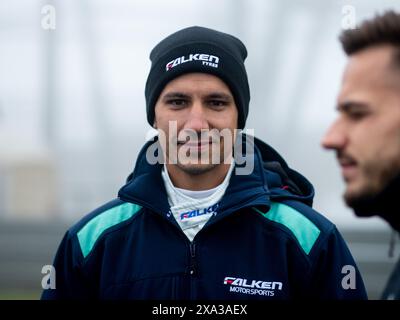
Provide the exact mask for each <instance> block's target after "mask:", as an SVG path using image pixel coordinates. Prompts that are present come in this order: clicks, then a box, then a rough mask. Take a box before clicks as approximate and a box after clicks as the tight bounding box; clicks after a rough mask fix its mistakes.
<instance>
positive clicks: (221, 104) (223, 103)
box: [208, 100, 227, 108]
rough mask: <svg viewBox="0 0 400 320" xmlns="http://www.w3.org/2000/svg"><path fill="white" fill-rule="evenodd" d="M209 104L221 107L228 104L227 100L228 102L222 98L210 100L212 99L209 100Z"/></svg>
mask: <svg viewBox="0 0 400 320" xmlns="http://www.w3.org/2000/svg"><path fill="white" fill-rule="evenodd" d="M208 104H209V105H210V106H211V107H215V108H221V107H224V106H226V105H227V102H226V101H222V100H210V101H209V102H208Z"/></svg>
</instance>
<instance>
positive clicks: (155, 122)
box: [153, 119, 157, 129]
mask: <svg viewBox="0 0 400 320" xmlns="http://www.w3.org/2000/svg"><path fill="white" fill-rule="evenodd" d="M153 128H154V129H157V121H156V120H155V119H154V122H153Z"/></svg>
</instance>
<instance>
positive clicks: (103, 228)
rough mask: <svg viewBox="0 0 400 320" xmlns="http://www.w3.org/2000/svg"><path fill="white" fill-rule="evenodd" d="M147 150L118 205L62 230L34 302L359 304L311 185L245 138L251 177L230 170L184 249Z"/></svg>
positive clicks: (340, 244)
mask: <svg viewBox="0 0 400 320" xmlns="http://www.w3.org/2000/svg"><path fill="white" fill-rule="evenodd" d="M149 145H150V142H149V143H147V144H146V145H145V147H144V148H143V149H142V151H141V152H140V154H139V156H138V160H137V163H136V167H135V170H134V172H133V173H132V174H131V175H130V176H129V178H128V181H127V184H126V185H125V186H123V187H122V188H121V189H120V191H119V193H118V199H115V200H113V201H111V202H109V203H107V204H105V205H104V206H102V207H100V208H98V209H96V210H95V211H93V212H92V213H90V214H89V215H87V216H86V217H84V218H83V219H82V220H81V221H80V222H78V223H77V224H76V225H74V226H73V227H72V228H70V229H69V230H68V232H67V233H66V235H65V236H64V239H63V240H62V242H61V244H60V247H59V249H58V252H57V254H56V257H55V261H54V267H55V270H56V289H47V290H44V291H43V295H42V299H68V298H69V299H71V298H73V299H87V298H89V299H90V298H91V299H98V298H99V299H185V300H188V299H229V300H233V299H241V300H243V299H266V300H274V299H366V293H365V288H364V284H363V281H362V279H361V276H360V274H359V271H358V269H357V267H356V264H355V262H354V260H353V258H352V256H351V254H350V252H349V250H348V248H347V246H346V244H345V242H344V241H343V239H342V237H341V235H340V234H339V232H338V230H337V229H336V227H335V226H334V225H333V224H332V223H331V222H329V221H328V220H327V219H326V218H324V217H323V216H322V215H320V214H319V213H317V212H316V211H314V210H313V209H312V208H311V204H312V198H313V195H314V191H313V187H312V185H311V184H310V183H309V182H308V181H307V180H306V179H305V178H304V177H303V176H302V175H300V174H299V173H297V172H295V171H294V170H292V169H290V168H289V167H288V166H287V164H286V163H285V161H284V160H283V159H282V158H281V157H280V156H279V154H278V153H277V152H276V151H275V150H273V149H272V148H271V147H269V146H268V145H266V144H264V143H263V142H261V141H260V140H258V139H255V145H256V147H255V159H254V171H253V172H252V174H250V175H235V171H233V174H232V177H231V180H230V183H229V186H228V188H227V190H226V193H225V195H224V196H223V198H222V200H221V202H220V205H219V207H218V213H217V214H216V215H214V216H212V217H211V218H210V220H209V221H208V222H207V224H206V225H205V226H204V228H203V229H202V230H201V231H200V232H199V233H198V234H197V235H196V236H195V238H194V240H193V242H190V241H189V240H188V239H187V237H186V236H185V234H184V233H183V232H182V230H181V229H180V227H179V226H178V224H177V222H176V221H175V219H174V217H173V216H172V215H171V214H170V213H169V205H168V200H167V196H166V191H165V188H164V183H163V180H162V177H161V168H162V165H160V164H156V165H150V164H149V163H148V162H147V160H146V157H145V153H146V150H147V148H148V147H149Z"/></svg>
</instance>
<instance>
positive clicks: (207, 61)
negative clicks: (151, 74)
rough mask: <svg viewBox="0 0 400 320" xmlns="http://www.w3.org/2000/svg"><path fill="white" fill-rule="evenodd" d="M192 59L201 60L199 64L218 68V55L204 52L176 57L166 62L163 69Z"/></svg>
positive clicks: (167, 69)
mask: <svg viewBox="0 0 400 320" xmlns="http://www.w3.org/2000/svg"><path fill="white" fill-rule="evenodd" d="M192 61H201V64H202V65H203V66H208V67H213V68H218V63H219V57H217V56H213V55H211V54H205V53H191V54H189V55H188V56H182V57H178V58H175V59H174V60H172V61H170V62H168V63H167V64H166V65H165V71H169V70H171V69H172V68H174V67H176V66H179V65H180V64H183V63H187V62H192Z"/></svg>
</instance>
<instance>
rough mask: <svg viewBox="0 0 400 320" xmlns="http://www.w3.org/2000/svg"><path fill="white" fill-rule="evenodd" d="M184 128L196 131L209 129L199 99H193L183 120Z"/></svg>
mask: <svg viewBox="0 0 400 320" xmlns="http://www.w3.org/2000/svg"><path fill="white" fill-rule="evenodd" d="M184 129H191V130H194V131H197V132H200V131H201V130H202V129H209V124H208V120H207V115H206V110H205V107H204V106H203V104H202V102H201V101H199V100H195V101H193V103H192V105H191V107H190V112H189V113H188V117H187V119H186V121H185V125H184Z"/></svg>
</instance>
